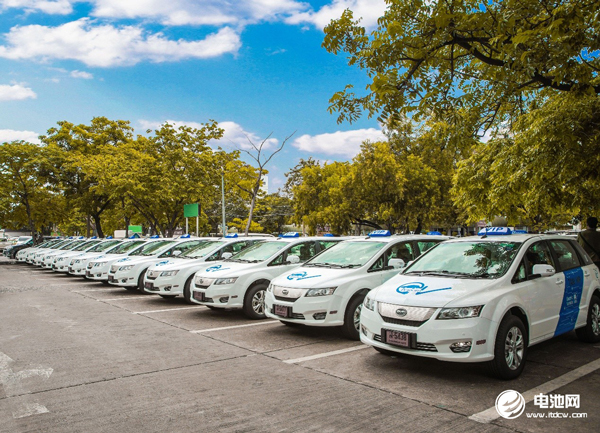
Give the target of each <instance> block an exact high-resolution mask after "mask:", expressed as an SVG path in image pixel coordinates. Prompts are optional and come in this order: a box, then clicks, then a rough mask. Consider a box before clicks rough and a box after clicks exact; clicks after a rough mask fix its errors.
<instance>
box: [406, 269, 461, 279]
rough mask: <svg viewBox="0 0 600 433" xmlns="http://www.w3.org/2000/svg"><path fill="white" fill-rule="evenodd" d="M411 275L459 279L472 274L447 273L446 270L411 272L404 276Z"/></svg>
mask: <svg viewBox="0 0 600 433" xmlns="http://www.w3.org/2000/svg"><path fill="white" fill-rule="evenodd" d="M411 274H418V275H431V276H434V277H457V278H468V277H469V275H470V274H465V273H464V272H450V271H446V270H444V269H440V270H437V271H411V272H407V273H405V274H404V275H411Z"/></svg>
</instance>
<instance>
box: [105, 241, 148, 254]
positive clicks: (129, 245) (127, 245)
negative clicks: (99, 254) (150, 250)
mask: <svg viewBox="0 0 600 433" xmlns="http://www.w3.org/2000/svg"><path fill="white" fill-rule="evenodd" d="M121 242H123V241H121ZM145 243H146V241H131V242H126V241H125V242H123V243H121V244H118V245H117V246H116V247H112V248H111V249H110V250H108V251H106V252H107V253H108V254H124V253H128V252H129V251H133V250H134V249H136V248H139V247H140V246H141V245H142V244H145Z"/></svg>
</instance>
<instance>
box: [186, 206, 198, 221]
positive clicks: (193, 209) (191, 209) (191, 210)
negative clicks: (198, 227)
mask: <svg viewBox="0 0 600 433" xmlns="http://www.w3.org/2000/svg"><path fill="white" fill-rule="evenodd" d="M183 216H184V217H186V218H194V217H197V216H198V203H193V204H184V205H183Z"/></svg>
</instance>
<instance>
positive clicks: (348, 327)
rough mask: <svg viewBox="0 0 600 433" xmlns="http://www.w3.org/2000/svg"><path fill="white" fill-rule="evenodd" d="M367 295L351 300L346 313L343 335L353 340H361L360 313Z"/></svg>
mask: <svg viewBox="0 0 600 433" xmlns="http://www.w3.org/2000/svg"><path fill="white" fill-rule="evenodd" d="M364 299H365V295H358V296H356V297H354V298H352V299H351V300H350V302H349V303H348V306H347V307H346V313H344V324H343V325H342V334H343V335H344V337H346V338H349V339H351V340H360V311H361V310H362V304H363V301H364Z"/></svg>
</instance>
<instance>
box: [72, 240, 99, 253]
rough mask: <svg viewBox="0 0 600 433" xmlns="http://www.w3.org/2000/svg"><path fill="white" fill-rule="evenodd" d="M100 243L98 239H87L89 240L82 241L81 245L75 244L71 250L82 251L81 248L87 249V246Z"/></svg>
mask: <svg viewBox="0 0 600 433" xmlns="http://www.w3.org/2000/svg"><path fill="white" fill-rule="evenodd" d="M98 243H100V241H89V242H84V243H82V244H81V245H77V246H76V247H75V248H73V251H83V250H87V249H88V248H90V247H92V246H94V245H96V244H98Z"/></svg>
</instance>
